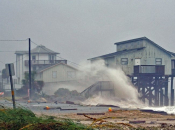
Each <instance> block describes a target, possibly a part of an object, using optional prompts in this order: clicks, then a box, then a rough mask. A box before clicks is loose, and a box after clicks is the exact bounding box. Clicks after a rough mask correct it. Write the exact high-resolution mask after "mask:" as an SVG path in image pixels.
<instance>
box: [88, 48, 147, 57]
mask: <svg viewBox="0 0 175 130" xmlns="http://www.w3.org/2000/svg"><path fill="white" fill-rule="evenodd" d="M144 48H145V47H141V48H136V49H130V50H123V51H117V52H113V53H109V54H106V55H102V56H97V57H94V58H90V59H88V60H93V59H97V58H99V59H100V58H107V57H112V56H115V55H119V54H123V53H129V52H134V51H138V50H142V49H144Z"/></svg>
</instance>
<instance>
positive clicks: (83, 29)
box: [0, 0, 175, 68]
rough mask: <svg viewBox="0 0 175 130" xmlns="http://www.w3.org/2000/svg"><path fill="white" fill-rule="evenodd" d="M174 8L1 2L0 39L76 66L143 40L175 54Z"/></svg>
mask: <svg viewBox="0 0 175 130" xmlns="http://www.w3.org/2000/svg"><path fill="white" fill-rule="evenodd" d="M174 5H175V1H174V0H168V1H165V0H154V1H153V0H132V1H131V0H42V1H39V0H37V1H36V0H28V1H27V0H13V1H10V0H1V1H0V39H26V38H29V37H30V38H31V40H33V41H34V42H36V43H37V44H43V45H45V46H47V47H48V48H50V49H52V50H54V51H57V52H59V53H61V56H62V57H64V58H66V59H70V60H71V61H74V62H77V63H79V62H80V61H82V60H86V59H88V58H91V57H95V56H98V55H103V54H106V53H111V52H114V51H115V46H114V44H113V43H115V42H118V41H123V40H128V39H132V38H137V37H142V36H146V37H148V38H150V39H151V40H153V41H154V42H156V43H157V44H159V45H160V46H162V47H164V48H165V49H167V50H169V51H174V49H173V48H174V46H175V45H174V41H175V37H174V32H175V25H174V21H175V15H174V12H175V8H174ZM0 46H1V47H0V51H5V50H10V51H15V50H26V49H27V48H28V45H27V41H26V42H20V43H19V42H12V43H9V42H0ZM33 47H35V45H33ZM174 52H175V51H174ZM0 54H1V55H0V61H3V62H12V61H15V55H14V54H13V53H0ZM7 57H8V58H7ZM1 65H2V66H3V64H0V66H1ZM1 68H2V67H1Z"/></svg>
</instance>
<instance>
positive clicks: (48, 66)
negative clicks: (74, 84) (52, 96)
mask: <svg viewBox="0 0 175 130" xmlns="http://www.w3.org/2000/svg"><path fill="white" fill-rule="evenodd" d="M60 64H62V65H66V66H68V67H70V68H73V69H75V70H78V69H76V68H74V67H72V66H70V65H67V64H64V63H58V64H52V65H46V66H43V67H41V68H40V69H38V70H37V71H36V72H37V73H41V72H43V71H45V70H47V69H50V68H52V67H55V66H57V65H60Z"/></svg>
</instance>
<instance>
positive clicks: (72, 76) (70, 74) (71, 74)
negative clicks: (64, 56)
mask: <svg viewBox="0 0 175 130" xmlns="http://www.w3.org/2000/svg"><path fill="white" fill-rule="evenodd" d="M67 77H68V78H72V79H74V78H75V77H76V74H75V72H74V71H68V72H67Z"/></svg>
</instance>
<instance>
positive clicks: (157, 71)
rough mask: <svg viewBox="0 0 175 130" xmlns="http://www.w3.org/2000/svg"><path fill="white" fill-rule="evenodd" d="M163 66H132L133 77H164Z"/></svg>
mask: <svg viewBox="0 0 175 130" xmlns="http://www.w3.org/2000/svg"><path fill="white" fill-rule="evenodd" d="M164 74H165V66H164V65H138V66H134V75H164Z"/></svg>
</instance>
